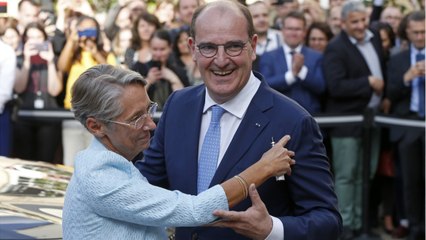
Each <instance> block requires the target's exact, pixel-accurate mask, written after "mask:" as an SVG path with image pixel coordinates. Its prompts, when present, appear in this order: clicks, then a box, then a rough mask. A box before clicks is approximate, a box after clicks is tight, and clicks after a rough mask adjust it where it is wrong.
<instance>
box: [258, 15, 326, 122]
mask: <svg viewBox="0 0 426 240" xmlns="http://www.w3.org/2000/svg"><path fill="white" fill-rule="evenodd" d="M281 31H282V33H283V36H284V44H283V47H281V48H278V49H276V50H273V51H270V52H267V53H265V54H263V55H262V56H261V57H260V62H259V71H260V73H261V74H262V75H263V76H264V77H265V79H266V81H267V82H268V84H269V85H270V86H271V87H272V88H274V89H275V90H277V91H279V92H281V93H283V94H285V95H286V96H288V97H290V98H291V99H293V100H295V101H296V102H298V103H299V104H300V105H302V107H304V108H305V109H306V110H308V112H309V113H311V114H315V113H318V112H320V111H321V104H320V97H321V94H323V93H324V92H325V80H324V77H323V73H322V66H321V64H322V54H321V53H319V52H316V51H315V50H313V49H311V48H308V47H305V46H304V45H303V43H304V41H305V35H306V20H305V17H304V16H303V13H301V12H290V13H289V14H288V15H287V16H285V17H284V19H283V28H282V29H281Z"/></svg>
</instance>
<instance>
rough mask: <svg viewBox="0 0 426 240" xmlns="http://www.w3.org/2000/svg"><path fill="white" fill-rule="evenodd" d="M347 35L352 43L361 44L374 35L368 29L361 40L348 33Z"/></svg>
mask: <svg viewBox="0 0 426 240" xmlns="http://www.w3.org/2000/svg"><path fill="white" fill-rule="evenodd" d="M348 37H349V41H351V43H352V44H354V45H356V44H363V43H366V42H369V41H370V40H371V39H372V38H373V37H374V34H373V32H371V31H370V30H369V29H367V30H365V36H364V39H363V40H362V42H358V41H357V40H356V39H355V38H354V37H352V36H349V35H348Z"/></svg>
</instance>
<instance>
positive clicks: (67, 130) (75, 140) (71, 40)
mask: <svg viewBox="0 0 426 240" xmlns="http://www.w3.org/2000/svg"><path fill="white" fill-rule="evenodd" d="M103 63H108V64H112V65H115V63H116V61H115V57H114V56H113V55H112V54H108V53H107V52H105V51H104V49H103V44H102V40H101V32H100V27H99V23H98V22H97V21H96V19H94V18H92V17H88V16H81V17H79V18H78V19H77V23H76V27H75V28H73V29H71V33H70V35H69V36H68V38H67V42H66V43H65V47H64V49H63V50H62V52H61V55H60V56H59V60H58V68H59V69H60V70H61V71H62V72H63V73H67V74H68V80H67V84H66V87H65V99H64V108H65V109H71V97H72V96H71V88H72V86H73V85H74V82H75V81H76V80H77V78H78V76H80V74H82V73H83V72H84V71H85V70H87V69H89V68H90V67H93V66H95V65H97V64H103ZM91 139H92V136H91V135H90V134H89V133H88V132H87V131H86V129H84V128H83V127H82V126H80V125H79V124H76V123H75V121H69V120H66V121H63V122H62V141H63V145H64V159H63V162H64V164H65V165H69V166H72V165H73V159H74V155H75V154H76V153H77V152H78V151H80V150H83V149H84V148H85V147H87V146H88V145H89V142H90V141H91Z"/></svg>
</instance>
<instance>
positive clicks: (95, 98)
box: [71, 64, 146, 127]
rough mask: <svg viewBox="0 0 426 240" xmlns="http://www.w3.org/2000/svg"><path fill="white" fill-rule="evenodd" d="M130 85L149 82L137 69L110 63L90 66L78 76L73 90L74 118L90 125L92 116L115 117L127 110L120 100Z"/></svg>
mask: <svg viewBox="0 0 426 240" xmlns="http://www.w3.org/2000/svg"><path fill="white" fill-rule="evenodd" d="M130 84H140V85H142V86H145V85H146V81H145V79H144V78H143V77H142V76H141V75H140V74H139V73H137V72H134V71H130V70H127V69H123V68H119V67H114V66H111V65H107V64H101V65H96V66H94V67H91V68H89V69H88V70H86V71H85V72H84V73H83V74H81V75H80V77H78V79H77V81H76V82H75V83H74V85H73V87H72V90H71V95H72V98H71V104H72V109H71V110H72V112H73V113H74V117H75V118H76V119H77V120H78V121H79V122H80V123H81V124H83V126H85V127H86V120H87V118H88V117H94V118H96V119H114V118H116V117H117V116H119V115H120V114H121V113H122V112H123V106H121V103H120V101H118V99H119V98H120V97H121V95H122V94H123V90H124V87H125V86H127V85H130Z"/></svg>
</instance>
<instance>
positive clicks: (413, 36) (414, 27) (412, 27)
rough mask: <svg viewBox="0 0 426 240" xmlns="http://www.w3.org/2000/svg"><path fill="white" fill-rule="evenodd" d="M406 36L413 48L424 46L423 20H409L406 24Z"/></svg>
mask: <svg viewBox="0 0 426 240" xmlns="http://www.w3.org/2000/svg"><path fill="white" fill-rule="evenodd" d="M407 37H408V40H410V42H412V43H413V45H414V47H415V48H417V49H423V48H425V22H424V21H409V22H408V24H407Z"/></svg>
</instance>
